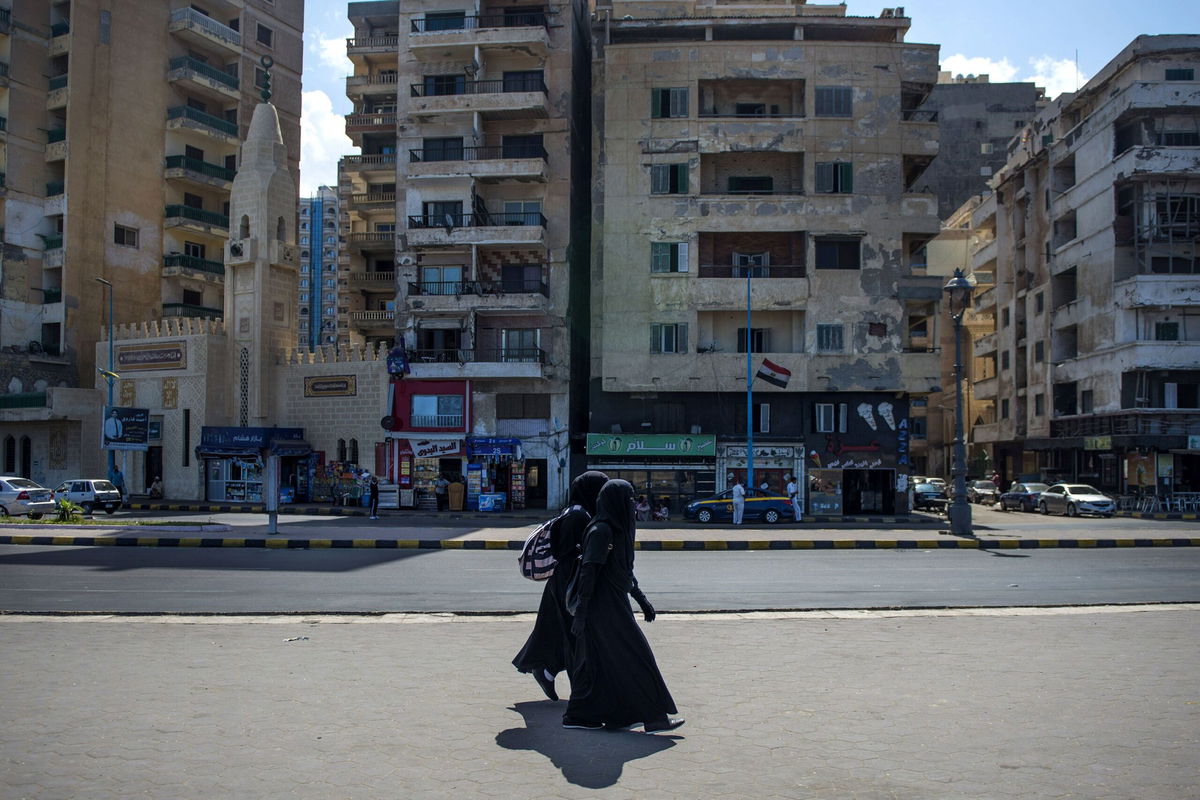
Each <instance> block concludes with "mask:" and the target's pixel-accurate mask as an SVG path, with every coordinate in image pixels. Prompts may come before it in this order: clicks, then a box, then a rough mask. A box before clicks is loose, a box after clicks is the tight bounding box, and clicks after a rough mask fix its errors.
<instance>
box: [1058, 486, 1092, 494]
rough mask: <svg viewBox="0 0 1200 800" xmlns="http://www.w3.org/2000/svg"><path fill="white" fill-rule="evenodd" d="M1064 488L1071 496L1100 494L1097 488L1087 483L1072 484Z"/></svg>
mask: <svg viewBox="0 0 1200 800" xmlns="http://www.w3.org/2000/svg"><path fill="white" fill-rule="evenodd" d="M1063 488H1064V489H1066V490H1067V491H1068V492H1070V493H1071V494H1100V491H1099V490H1098V489H1096V487H1094V486H1088V485H1087V484H1086V483H1072V484H1070V485H1069V486H1064V487H1063Z"/></svg>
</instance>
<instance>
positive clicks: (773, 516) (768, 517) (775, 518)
mask: <svg viewBox="0 0 1200 800" xmlns="http://www.w3.org/2000/svg"><path fill="white" fill-rule="evenodd" d="M763 520H764V521H765V522H767V523H768V524H769V525H774V524H775V523H776V522H779V512H778V511H776V510H775V509H773V508H768V509H767V513H765V514H763Z"/></svg>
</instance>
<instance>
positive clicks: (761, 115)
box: [700, 108, 804, 119]
mask: <svg viewBox="0 0 1200 800" xmlns="http://www.w3.org/2000/svg"><path fill="white" fill-rule="evenodd" d="M803 116H804V111H802V110H801V111H792V110H791V109H788V110H787V111H782V110H781V111H777V112H775V113H772V114H768V113H767V112H765V111H761V112H760V111H750V112H745V113H742V114H739V113H738V112H737V111H736V110H729V109H725V108H706V109H702V110H701V111H700V117H701V119H708V118H712V117H727V118H730V119H787V118H794V117H803Z"/></svg>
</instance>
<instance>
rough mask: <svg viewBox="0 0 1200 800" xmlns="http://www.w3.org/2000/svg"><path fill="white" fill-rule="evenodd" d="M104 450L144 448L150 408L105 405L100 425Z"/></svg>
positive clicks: (146, 445) (145, 446)
mask: <svg viewBox="0 0 1200 800" xmlns="http://www.w3.org/2000/svg"><path fill="white" fill-rule="evenodd" d="M100 433H101V436H102V437H103V438H102V442H101V445H100V446H101V448H102V449H104V450H146V449H147V448H148V447H149V445H148V444H147V442H148V439H149V433H150V409H148V408H126V407H123V406H105V407H104V421H103V423H102V424H101V425H100Z"/></svg>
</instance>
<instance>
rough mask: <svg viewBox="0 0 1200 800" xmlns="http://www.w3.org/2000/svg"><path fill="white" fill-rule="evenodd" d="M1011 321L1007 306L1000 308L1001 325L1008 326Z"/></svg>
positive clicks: (1002, 326)
mask: <svg viewBox="0 0 1200 800" xmlns="http://www.w3.org/2000/svg"><path fill="white" fill-rule="evenodd" d="M1008 323H1009V313H1008V309H1007V308H1002V309H1000V327H1001V328H1007V327H1008Z"/></svg>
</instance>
